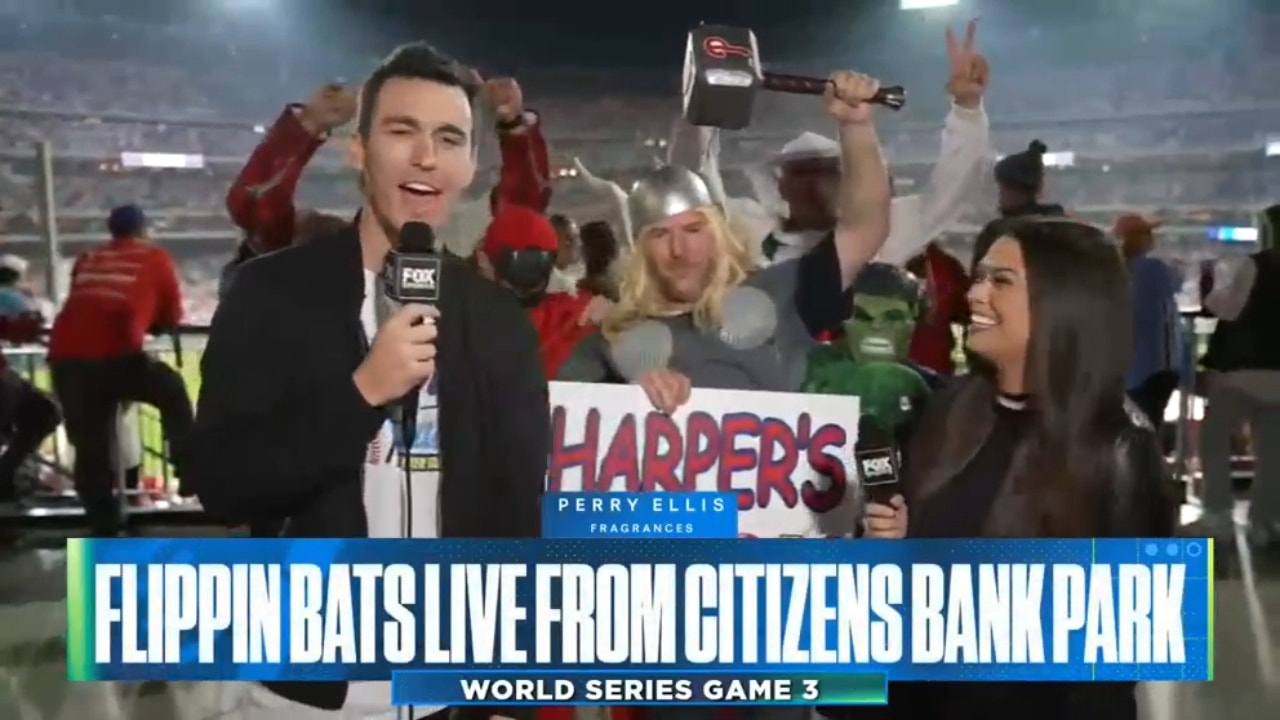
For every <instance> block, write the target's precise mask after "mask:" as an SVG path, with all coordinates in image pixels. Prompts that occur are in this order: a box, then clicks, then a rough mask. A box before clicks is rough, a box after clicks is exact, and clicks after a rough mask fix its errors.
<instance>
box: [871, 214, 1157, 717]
mask: <svg viewBox="0 0 1280 720" xmlns="http://www.w3.org/2000/svg"><path fill="white" fill-rule="evenodd" d="M968 301H969V312H970V316H971V321H970V326H969V335H968V340H967V346H968V350H969V353H970V358H971V370H970V373H969V374H968V375H966V376H963V377H960V378H957V379H955V380H954V381H952V382H951V383H949V384H948V386H947V387H946V388H944V389H943V390H942V391H941V392H940V393H938V394H935V395H934V396H933V398H932V399H931V401H930V403H929V405H928V406H927V407H926V409H925V411H924V415H923V417H922V418H921V422H920V425H919V426H918V431H917V433H916V434H915V436H914V437H913V438H912V441H911V444H910V446H909V447H908V449H907V452H906V457H905V466H904V474H903V481H902V493H903V496H904V498H905V508H900V509H899V510H898V512H901V513H908V512H909V513H910V515H909V519H907V522H906V526H907V536H908V537H913V538H916V537H926V538H975V537H989V538H1008V537H1022V538H1072V537H1082V538H1083V537H1151V536H1168V535H1171V534H1173V531H1174V529H1175V527H1176V517H1177V515H1176V513H1177V508H1176V501H1175V500H1174V499H1173V498H1172V497H1171V493H1170V492H1169V490H1170V484H1169V483H1168V482H1167V480H1166V477H1167V474H1166V469H1165V467H1164V463H1163V460H1162V458H1161V456H1160V453H1159V450H1158V444H1157V439H1156V437H1155V434H1154V432H1153V431H1152V429H1151V426H1150V424H1149V423H1148V422H1147V420H1146V418H1145V416H1143V415H1142V414H1141V413H1140V412H1138V411H1136V409H1134V408H1133V407H1132V405H1131V404H1129V403H1128V401H1127V399H1126V396H1125V373H1126V371H1127V369H1128V366H1129V356H1130V349H1129V343H1130V338H1131V337H1132V333H1131V332H1130V328H1129V325H1130V322H1131V313H1130V311H1129V302H1130V300H1129V293H1128V287H1127V277H1126V273H1125V270H1124V265H1123V262H1122V260H1121V257H1120V254H1119V253H1118V252H1117V250H1116V247H1115V245H1114V244H1112V243H1111V242H1109V241H1108V240H1107V238H1106V236H1105V235H1104V234H1103V232H1102V231H1100V230H1098V229H1097V228H1094V227H1091V226H1089V225H1084V224H1081V223H1077V222H1074V221H1070V220H1066V219H1057V218H1040V219H1033V220H1024V221H1017V222H1010V223H1009V224H1008V225H1006V226H1005V228H1004V231H1003V233H1002V234H1001V236H1000V237H999V238H998V239H996V241H995V242H994V243H993V244H992V245H991V247H990V249H989V250H988V251H987V252H986V253H985V255H984V256H983V257H981V258H979V262H978V263H977V266H976V273H975V276H974V282H973V286H972V288H971V289H970V291H969V295H968ZM1032 703H1034V705H1033V704H1032ZM1002 705H1011V706H1014V707H1018V708H1019V709H1023V708H1025V710H1026V711H1028V712H1030V711H1033V708H1034V712H1036V713H1037V714H1038V715H1039V716H1041V717H1050V718H1056V719H1059V720H1111V719H1113V718H1114V719H1115V720H1129V719H1130V718H1136V717H1137V706H1136V701H1135V699H1134V684H1133V683H981V684H968V683H931V684H923V683H921V684H917V683H907V684H905V685H900V684H895V685H894V686H893V691H892V698H891V702H890V706H889V708H888V711H889V713H890V714H891V716H892V717H895V718H896V717H903V718H907V717H910V718H912V720H916V719H917V718H918V719H919V720H928V719H930V718H935V719H946V720H952V719H954V718H969V717H974V718H977V717H986V716H987V715H988V714H990V713H991V712H993V709H994V708H999V707H1001V706H1002ZM997 714H998V713H997Z"/></svg>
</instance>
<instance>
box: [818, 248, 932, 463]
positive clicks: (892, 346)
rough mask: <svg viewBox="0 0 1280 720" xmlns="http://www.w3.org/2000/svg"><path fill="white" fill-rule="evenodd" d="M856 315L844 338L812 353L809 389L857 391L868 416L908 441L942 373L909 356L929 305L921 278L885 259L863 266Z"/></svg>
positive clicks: (856, 289) (839, 392) (828, 392)
mask: <svg viewBox="0 0 1280 720" xmlns="http://www.w3.org/2000/svg"><path fill="white" fill-rule="evenodd" d="M853 291H854V294H853V315H852V316H851V317H850V318H849V319H848V320H846V321H845V323H844V337H842V338H839V339H837V340H835V341H833V342H832V343H831V344H830V345H824V346H821V347H818V348H815V349H814V350H812V351H811V352H810V353H809V363H808V366H807V369H806V373H805V381H804V385H803V386H802V390H803V391H804V392H809V393H821V394H824V395H853V396H856V397H857V398H859V400H860V401H861V406H862V414H863V415H867V416H869V417H870V418H871V419H872V421H873V422H875V423H876V424H877V425H878V426H879V427H880V429H881V430H883V431H884V432H885V433H886V434H888V435H889V436H890V437H894V438H897V439H898V440H899V441H905V436H906V435H907V434H908V433H909V432H910V427H911V425H912V421H913V420H914V419H915V417H916V413H917V411H918V410H919V409H920V408H921V407H922V406H923V404H924V400H925V398H926V397H927V396H928V395H929V392H930V390H931V389H932V387H933V386H934V385H936V384H937V376H936V375H935V374H934V373H933V372H931V371H929V370H927V369H925V368H922V367H920V366H917V365H915V364H914V363H912V362H910V361H909V360H907V351H908V349H909V348H910V346H911V334H912V333H913V332H914V331H915V327H916V320H917V319H918V318H919V317H920V315H921V314H922V312H923V309H924V299H923V298H924V296H923V291H922V289H921V286H920V282H919V281H918V280H917V279H916V278H915V276H913V275H911V274H910V273H908V272H907V271H905V270H903V269H901V268H899V267H896V266H893V265H888V264H885V263H871V264H869V265H867V266H866V267H865V268H863V270H862V272H861V273H860V274H859V275H858V280H857V282H856V283H855V285H854V289H853Z"/></svg>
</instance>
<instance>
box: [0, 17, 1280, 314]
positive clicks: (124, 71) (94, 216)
mask: <svg viewBox="0 0 1280 720" xmlns="http://www.w3.org/2000/svg"><path fill="white" fill-rule="evenodd" d="M1260 17H1261V18H1262V20H1261V21H1260V22H1272V23H1274V22H1275V19H1274V18H1273V17H1272V18H1269V16H1260ZM1268 18H1269V19H1268ZM59 22H62V21H59ZM80 30H82V31H83V32H84V33H86V35H85V37H86V39H88V38H93V40H92V42H95V43H96V42H99V41H100V40H101V38H102V35H103V34H102V33H101V32H98V33H97V34H96V35H95V34H94V33H93V32H92V31H93V28H92V27H88V26H86V27H83V28H80ZM3 32H5V33H7V34H9V35H12V36H13V37H12V39H13V40H14V42H13V43H12V45H13V47H14V48H18V49H15V50H13V51H10V52H4V53H0V233H3V234H4V235H5V236H7V237H9V238H10V239H29V240H34V239H35V238H37V237H38V234H39V232H40V229H41V224H40V219H39V206H40V201H41V198H42V194H43V189H42V186H41V183H40V180H39V178H40V171H41V167H40V163H39V162H38V159H37V158H36V155H35V144H36V143H37V142H40V141H47V142H48V143H49V145H50V147H51V149H52V151H53V156H54V159H53V162H52V170H53V177H54V178H55V180H54V182H53V184H52V185H53V199H54V206H55V210H56V214H57V229H58V231H59V233H60V235H61V236H62V237H63V239H64V240H65V241H68V242H70V243H71V247H75V243H76V242H77V241H78V240H80V239H83V240H85V241H88V240H91V239H94V238H96V237H97V236H98V235H100V234H101V231H102V222H103V217H104V216H105V212H106V211H107V210H109V209H110V208H112V207H115V206H118V205H120V204H123V203H130V202H132V203H137V204H139V205H140V206H142V207H144V208H146V209H147V212H148V216H149V217H151V218H152V221H153V223H154V228H155V231H156V232H157V233H159V234H160V235H162V236H163V235H164V234H166V233H168V234H171V235H174V234H180V236H181V237H182V238H183V240H182V241H181V242H179V241H177V240H176V239H175V240H174V242H173V243H172V244H173V245H174V246H178V245H181V247H182V249H181V250H178V251H177V255H178V260H179V269H180V272H181V273H182V274H183V275H184V280H186V284H187V286H188V293H187V297H188V298H190V300H189V304H193V305H194V307H193V308H192V309H193V310H194V312H193V313H192V317H193V318H194V319H201V318H205V317H207V315H208V313H209V312H210V310H211V308H212V305H211V303H212V302H213V300H212V299H213V296H214V293H213V291H212V289H211V287H212V283H213V279H214V277H215V275H214V269H215V268H216V267H217V265H218V259H219V258H220V257H222V256H223V255H224V254H225V253H226V251H227V250H228V248H230V247H231V246H232V245H233V244H234V240H235V233H236V231H235V228H234V227H233V226H232V225H231V223H230V222H229V220H228V218H227V216H226V212H225V193H226V188H227V187H228V186H229V184H230V183H231V181H232V179H233V178H234V177H235V175H236V173H237V172H238V171H239V169H240V167H241V165H242V163H243V162H244V159H245V158H246V157H247V156H248V154H249V152H250V151H251V150H252V149H253V148H254V146H255V145H256V144H257V143H258V142H259V141H260V140H261V139H262V132H264V131H265V129H266V126H267V125H269V123H270V119H271V118H272V117H273V114H274V113H275V112H278V108H279V107H280V105H281V104H283V103H284V102H287V101H290V100H299V99H301V97H300V96H301V95H303V94H304V93H305V91H306V89H307V88H306V84H307V83H302V82H299V80H298V79H297V73H289V72H285V71H283V70H282V71H281V72H280V73H279V74H276V75H273V74H271V73H267V74H265V76H263V77H261V78H255V83H252V84H251V86H250V87H246V86H245V83H243V82H239V81H234V82H233V81H231V79H229V78H228V77H227V75H228V74H229V73H230V74H231V75H234V70H233V67H228V68H224V69H223V70H221V71H214V72H203V71H204V70H205V69H207V66H197V65H196V64H195V63H194V62H185V63H184V62H178V63H174V64H165V63H160V62H146V61H144V59H154V58H155V57H156V53H157V52H161V51H163V50H164V49H165V48H164V46H163V42H179V41H182V40H181V38H178V39H177V40H174V39H173V38H169V39H167V40H166V39H164V38H161V39H159V40H157V39H156V38H148V40H147V42H146V43H143V44H142V45H141V46H139V51H138V52H137V53H124V54H120V57H119V58H117V59H110V60H104V59H101V58H99V57H94V58H79V59H78V58H77V57H76V56H75V55H74V54H72V53H68V52H64V51H60V50H58V49H52V50H51V49H49V48H48V47H46V45H47V43H44V42H42V41H41V37H40V35H39V33H40V32H42V30H41V29H40V27H39V26H38V24H36V23H33V22H28V23H26V24H23V25H21V26H20V27H19V26H10V27H9V28H6V29H5V30H4V31H3ZM58 32H60V33H63V34H62V35H61V36H60V37H63V38H66V37H70V36H69V35H67V34H66V33H67V32H68V30H67V26H66V25H65V24H64V25H62V26H59V28H58ZM112 37H115V36H114V35H112ZM86 41H87V42H88V40H86ZM135 41H136V39H135ZM1020 41H1021V42H1023V43H1024V44H1025V43H1036V42H1038V40H1037V38H1036V37H1034V33H1031V34H1029V36H1028V37H1026V38H1022V39H1021V40H1020ZM1002 42H1004V40H1003V39H1002ZM1009 42H1012V41H1009ZM24 48H25V49H24ZM1017 49H1018V46H1016V45H1013V44H1010V45H1006V46H1003V47H1002V48H1001V49H1000V50H997V51H996V52H1006V53H1012V52H1014V51H1015V50H1017ZM148 53H150V54H148ZM188 59H190V58H188ZM242 60H243V58H242ZM999 64H1000V73H999V78H998V82H996V83H994V84H993V87H992V90H991V92H990V94H989V96H988V97H987V98H986V106H987V110H988V114H989V116H990V118H991V122H992V145H993V147H994V148H995V149H996V150H997V152H1003V153H1008V152H1017V151H1019V150H1021V149H1023V148H1025V147H1026V146H1027V144H1028V142H1030V141H1031V140H1032V139H1039V140H1041V141H1043V142H1044V143H1045V144H1046V145H1047V146H1048V147H1049V151H1050V152H1051V153H1055V154H1058V155H1055V156H1054V157H1055V158H1056V159H1057V161H1056V162H1051V163H1049V164H1050V165H1051V166H1053V165H1069V167H1051V169H1050V173H1049V180H1048V182H1049V183H1050V187H1051V188H1052V194H1053V196H1054V198H1055V199H1056V200H1057V201H1059V202H1061V203H1063V204H1064V205H1066V206H1067V207H1069V208H1071V209H1072V210H1073V211H1075V212H1077V213H1078V214H1080V215H1082V216H1085V217H1088V218H1090V219H1095V220H1098V221H1099V222H1104V223H1105V222H1108V221H1109V220H1108V218H1109V217H1112V216H1114V215H1115V214H1117V213H1118V212H1121V211H1122V210H1126V209H1142V210H1144V211H1146V212H1149V213H1154V214H1158V215H1161V216H1162V217H1165V218H1166V219H1167V221H1175V222H1176V221H1177V220H1179V219H1180V218H1183V217H1196V218H1198V220H1197V222H1199V223H1205V222H1219V223H1221V224H1231V223H1233V222H1235V221H1236V220H1237V219H1239V217H1240V215H1241V213H1240V212H1237V211H1238V210H1242V209H1247V208H1256V207H1258V206H1260V205H1262V204H1265V203H1266V202H1268V201H1269V200H1270V199H1272V198H1274V197H1276V195H1277V191H1278V190H1280V170H1278V169H1277V167H1276V165H1275V163H1268V162H1266V159H1265V155H1266V153H1265V152H1264V149H1265V148H1266V145H1267V142H1268V141H1269V140H1271V141H1273V142H1274V141H1275V140H1276V137H1275V136H1274V135H1270V134H1269V133H1273V132H1274V131H1275V130H1276V128H1277V127H1280V89H1278V88H1277V87H1276V86H1275V83H1274V81H1273V79H1274V77H1275V76H1276V75H1277V74H1278V73H1280V61H1277V60H1275V59H1274V58H1272V59H1270V60H1266V59H1264V60H1262V61H1260V62H1251V63H1248V64H1245V65H1244V66H1241V64H1240V63H1238V62H1233V61H1232V58H1231V56H1230V55H1229V54H1216V53H1213V54H1208V55H1204V56H1196V57H1186V58H1185V60H1184V61H1181V62H1170V60H1169V57H1167V53H1166V54H1165V56H1163V57H1154V58H1151V59H1149V60H1143V61H1138V62H1129V63H1126V64H1123V65H1118V64H1116V63H1113V62H1110V60H1109V59H1107V58H1099V59H1097V60H1096V62H1095V63H1093V64H1088V63H1084V64H1081V63H1078V62H1077V63H1070V64H1065V63H1064V64H1062V65H1061V66H1055V65H1054V64H1052V63H1033V64H1022V63H1016V62H1013V63H1011V62H1002V63H999ZM197 69H198V70H200V71H201V72H197ZM786 69H792V68H786ZM795 69H796V70H804V69H806V68H795ZM807 69H811V68H807ZM353 74H358V73H353ZM907 74H908V75H910V74H911V73H910V72H908V73H907ZM905 81H906V82H908V83H909V84H910V85H911V87H912V88H913V90H914V89H916V88H918V89H919V91H918V92H913V95H912V100H911V102H910V103H909V104H908V108H907V109H906V110H905V111H904V112H903V113H901V114H900V115H898V116H894V117H892V118H891V119H890V118H886V119H885V121H884V123H883V124H884V128H883V133H882V137H883V141H884V144H885V147H886V149H887V153H888V157H889V159H890V161H891V163H892V165H893V172H894V176H895V181H896V183H897V189H898V190H899V191H900V192H911V191H912V188H915V187H919V186H920V185H921V184H923V183H924V182H925V180H926V178H927V173H928V170H929V168H930V167H931V166H932V164H933V162H934V160H935V159H936V157H937V155H938V150H939V146H938V127H939V125H938V123H939V120H940V118H941V116H942V114H943V112H944V108H945V105H944V104H942V100H944V99H945V95H943V94H942V93H940V92H938V93H933V92H930V90H931V88H930V86H929V85H928V84H927V83H929V82H933V83H935V84H936V79H935V78H929V79H923V78H922V79H921V80H919V81H916V80H915V79H914V78H912V77H907V78H905ZM521 82H522V85H523V86H524V90H525V94H526V96H527V97H528V102H529V104H530V106H532V107H535V108H537V109H538V111H539V112H540V113H541V115H542V118H543V126H544V127H545V131H546V135H547V137H548V140H549V143H550V149H551V154H552V158H551V161H552V163H553V165H554V166H555V167H556V168H557V170H556V171H554V172H553V177H555V179H556V182H558V183H560V184H562V185H564V186H567V187H566V188H565V189H566V190H567V188H568V187H572V186H574V185H581V184H582V180H581V179H580V178H577V177H574V175H575V173H574V172H572V171H570V170H569V168H571V167H573V159H574V158H580V159H581V161H582V163H583V164H584V165H585V166H586V167H587V168H589V169H590V170H591V171H592V172H593V173H595V174H597V175H600V176H602V177H607V178H610V179H612V180H615V181H617V182H619V184H623V185H625V184H626V183H627V182H628V181H629V180H630V178H632V177H634V175H635V173H636V172H637V171H639V170H642V169H643V168H646V167H650V166H652V165H653V164H654V163H655V162H657V161H658V160H659V159H660V158H661V157H662V156H663V155H664V153H665V147H666V142H667V138H668V136H669V135H670V131H671V127H672V123H673V120H674V116H675V114H676V110H677V106H678V100H677V99H676V93H675V88H673V87H669V85H671V83H669V82H663V81H661V79H659V80H657V81H655V80H654V78H653V77H652V73H645V74H644V76H643V77H642V76H641V75H640V74H639V73H637V74H636V77H634V78H632V77H630V75H628V74H625V73H623V74H620V72H619V71H616V70H610V71H608V72H601V71H588V70H577V71H555V72H533V73H530V74H529V76H528V77H521ZM619 88H626V90H625V91H621V92H620V91H619ZM1063 88H1068V89H1071V90H1070V91H1068V92H1063V91H1062V89H1063ZM935 95H936V97H935ZM825 127H826V120H825V119H824V118H823V116H822V113H821V111H820V109H817V108H815V107H814V106H813V104H812V103H810V102H807V101H806V99H805V98H799V97H792V96H786V95H777V94H764V95H762V96H761V97H760V98H759V100H758V106H757V112H756V116H755V119H754V121H753V124H752V127H751V128H750V129H749V130H746V131H743V132H739V133H734V134H731V135H727V136H726V137H725V138H724V140H723V141H722V143H723V144H722V148H721V165H722V170H723V171H724V177H725V183H726V186H727V189H728V190H729V191H730V193H731V194H742V195H745V194H748V193H749V192H750V191H751V186H750V184H749V182H748V179H747V174H746V173H745V172H744V171H745V170H749V169H750V168H751V166H753V165H754V164H756V163H757V162H758V161H759V159H760V158H763V157H766V156H767V155H768V154H769V153H771V152H774V151H776V150H777V149H778V148H779V147H780V146H781V145H782V144H783V143H784V142H786V141H787V140H788V139H790V138H791V137H793V136H794V135H795V133H796V132H797V131H798V130H814V131H821V130H822V129H823V128H825ZM122 153H156V154H159V153H170V154H175V156H174V157H170V158H167V159H164V158H161V159H159V160H157V159H156V158H151V159H150V160H148V161H147V163H146V164H155V163H156V162H159V164H174V163H177V164H190V163H189V162H188V161H187V160H183V159H179V158H177V155H182V156H184V157H188V158H189V157H190V156H199V162H198V163H196V164H198V165H199V166H200V167H197V168H190V167H188V168H183V169H157V168H139V167H134V165H137V164H138V161H137V159H136V158H135V159H134V160H133V161H127V160H126V159H125V158H124V157H123V156H122ZM1061 153H1072V154H1073V155H1072V156H1071V157H1070V158H1069V160H1066V161H1065V162H1064V157H1063V156H1062V155H1061ZM481 154H482V161H483V164H484V165H486V166H487V168H488V169H487V173H485V174H482V176H481V178H480V180H479V181H478V182H477V183H476V184H475V187H474V189H473V194H475V195H480V194H482V193H484V192H487V190H488V188H489V187H491V186H492V184H493V181H494V180H495V178H496V165H497V159H498V158H497V152H496V146H495V145H494V143H493V142H492V141H491V139H489V141H488V143H487V144H486V145H483V146H482V148H481ZM297 194H298V198H299V202H300V203H301V204H303V205H305V206H307V207H316V208H324V209H328V210H332V211H336V212H347V211H349V210H350V209H351V208H353V207H354V206H355V204H356V199H357V198H356V194H355V188H354V186H353V184H352V183H351V182H350V176H349V174H348V173H347V171H346V170H345V167H344V161H343V158H342V155H341V148H340V147H339V144H338V143H328V144H326V145H325V146H323V147H321V148H320V150H319V151H318V153H317V156H316V158H315V159H314V160H312V162H310V163H309V164H308V171H307V173H306V174H305V175H304V177H303V178H302V181H301V183H300V185H299V188H298V193H297ZM559 194H560V195H561V196H565V195H567V194H568V193H567V192H565V191H564V190H562V191H560V192H559ZM1170 224H1173V223H1170ZM174 236H175V237H177V236H178V235H174ZM1173 244H1174V245H1177V246H1178V247H1179V250H1178V252H1182V250H1184V249H1185V248H1183V247H1182V246H1181V245H1180V244H1178V243H1173ZM1193 244H1194V243H1193ZM1200 244H1203V243H1200ZM14 247H15V249H17V250H18V252H20V253H22V254H24V255H28V254H29V256H30V259H31V260H33V261H34V263H35V264H34V265H33V272H32V276H33V277H34V278H40V277H42V276H43V275H42V273H41V272H40V266H41V262H40V260H41V258H40V257H39V254H40V253H39V252H38V251H37V248H38V245H35V244H28V245H24V244H15V245H14ZM27 248H30V249H31V252H30V253H28V250H27ZM1184 254H1185V253H1184ZM1191 254H1192V255H1194V256H1197V257H1198V255H1199V254H1202V253H1201V252H1200V250H1199V249H1197V248H1192V252H1191ZM1194 259H1195V258H1189V260H1194ZM37 282H38V281H37ZM36 289H37V290H41V289H42V288H39V287H38V288H36Z"/></svg>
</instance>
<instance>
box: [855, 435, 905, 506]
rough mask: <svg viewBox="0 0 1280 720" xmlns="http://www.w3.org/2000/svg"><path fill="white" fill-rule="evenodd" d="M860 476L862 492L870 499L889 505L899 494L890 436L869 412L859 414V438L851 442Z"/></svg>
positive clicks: (896, 461) (895, 456)
mask: <svg viewBox="0 0 1280 720" xmlns="http://www.w3.org/2000/svg"><path fill="white" fill-rule="evenodd" d="M853 456H854V459H855V460H856V461H857V463H858V476H859V477H860V478H861V480H862V489H863V495H864V496H865V497H866V498H867V500H868V501H869V502H874V503H877V504H880V505H888V504H889V501H890V500H891V499H892V498H893V496H894V495H897V494H898V477H899V473H900V470H901V468H900V460H899V457H898V448H897V446H896V444H895V443H894V441H893V438H892V437H891V436H890V435H889V434H888V433H886V432H885V431H884V430H882V429H881V428H880V425H879V424H877V423H876V421H875V420H874V419H873V418H872V417H871V416H870V415H863V416H862V417H859V418H858V440H857V442H856V443H854V446H853Z"/></svg>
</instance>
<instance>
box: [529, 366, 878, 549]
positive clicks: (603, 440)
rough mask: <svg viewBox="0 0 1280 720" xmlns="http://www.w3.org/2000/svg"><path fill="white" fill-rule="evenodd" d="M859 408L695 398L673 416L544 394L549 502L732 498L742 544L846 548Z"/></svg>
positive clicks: (784, 398)
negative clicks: (809, 540)
mask: <svg viewBox="0 0 1280 720" xmlns="http://www.w3.org/2000/svg"><path fill="white" fill-rule="evenodd" d="M858 415H859V404H858V398H856V397H846V396H839V395H801V394H792V393H769V392H745V391H731V390H697V389H696V390H694V391H693V394H692V396H691V397H690V399H689V402H688V403H686V404H685V405H684V407H682V408H680V410H678V411H677V412H676V413H675V414H673V415H670V416H668V415H664V414H662V413H660V412H657V411H656V410H653V406H652V405H651V404H650V403H649V400H648V399H647V398H646V397H645V394H644V392H643V391H642V390H641V389H640V388H638V387H636V386H634V385H597V384H586V383H564V382H553V383H551V426H552V444H551V448H552V449H551V458H550V461H549V462H548V466H547V489H548V490H549V491H552V492H555V491H587V492H650V491H657V492H691V491H694V490H719V491H722V492H729V491H732V492H736V493H737V494H738V509H739V519H738V529H739V532H740V533H741V534H742V535H744V536H750V537H843V536H846V535H849V534H850V533H852V532H853V531H854V528H855V524H856V522H857V519H858V513H857V511H858V508H857V492H856V491H855V486H856V483H857V477H858V476H857V472H856V470H855V464H854V454H853V448H854V441H855V440H856V437H857V428H858Z"/></svg>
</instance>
